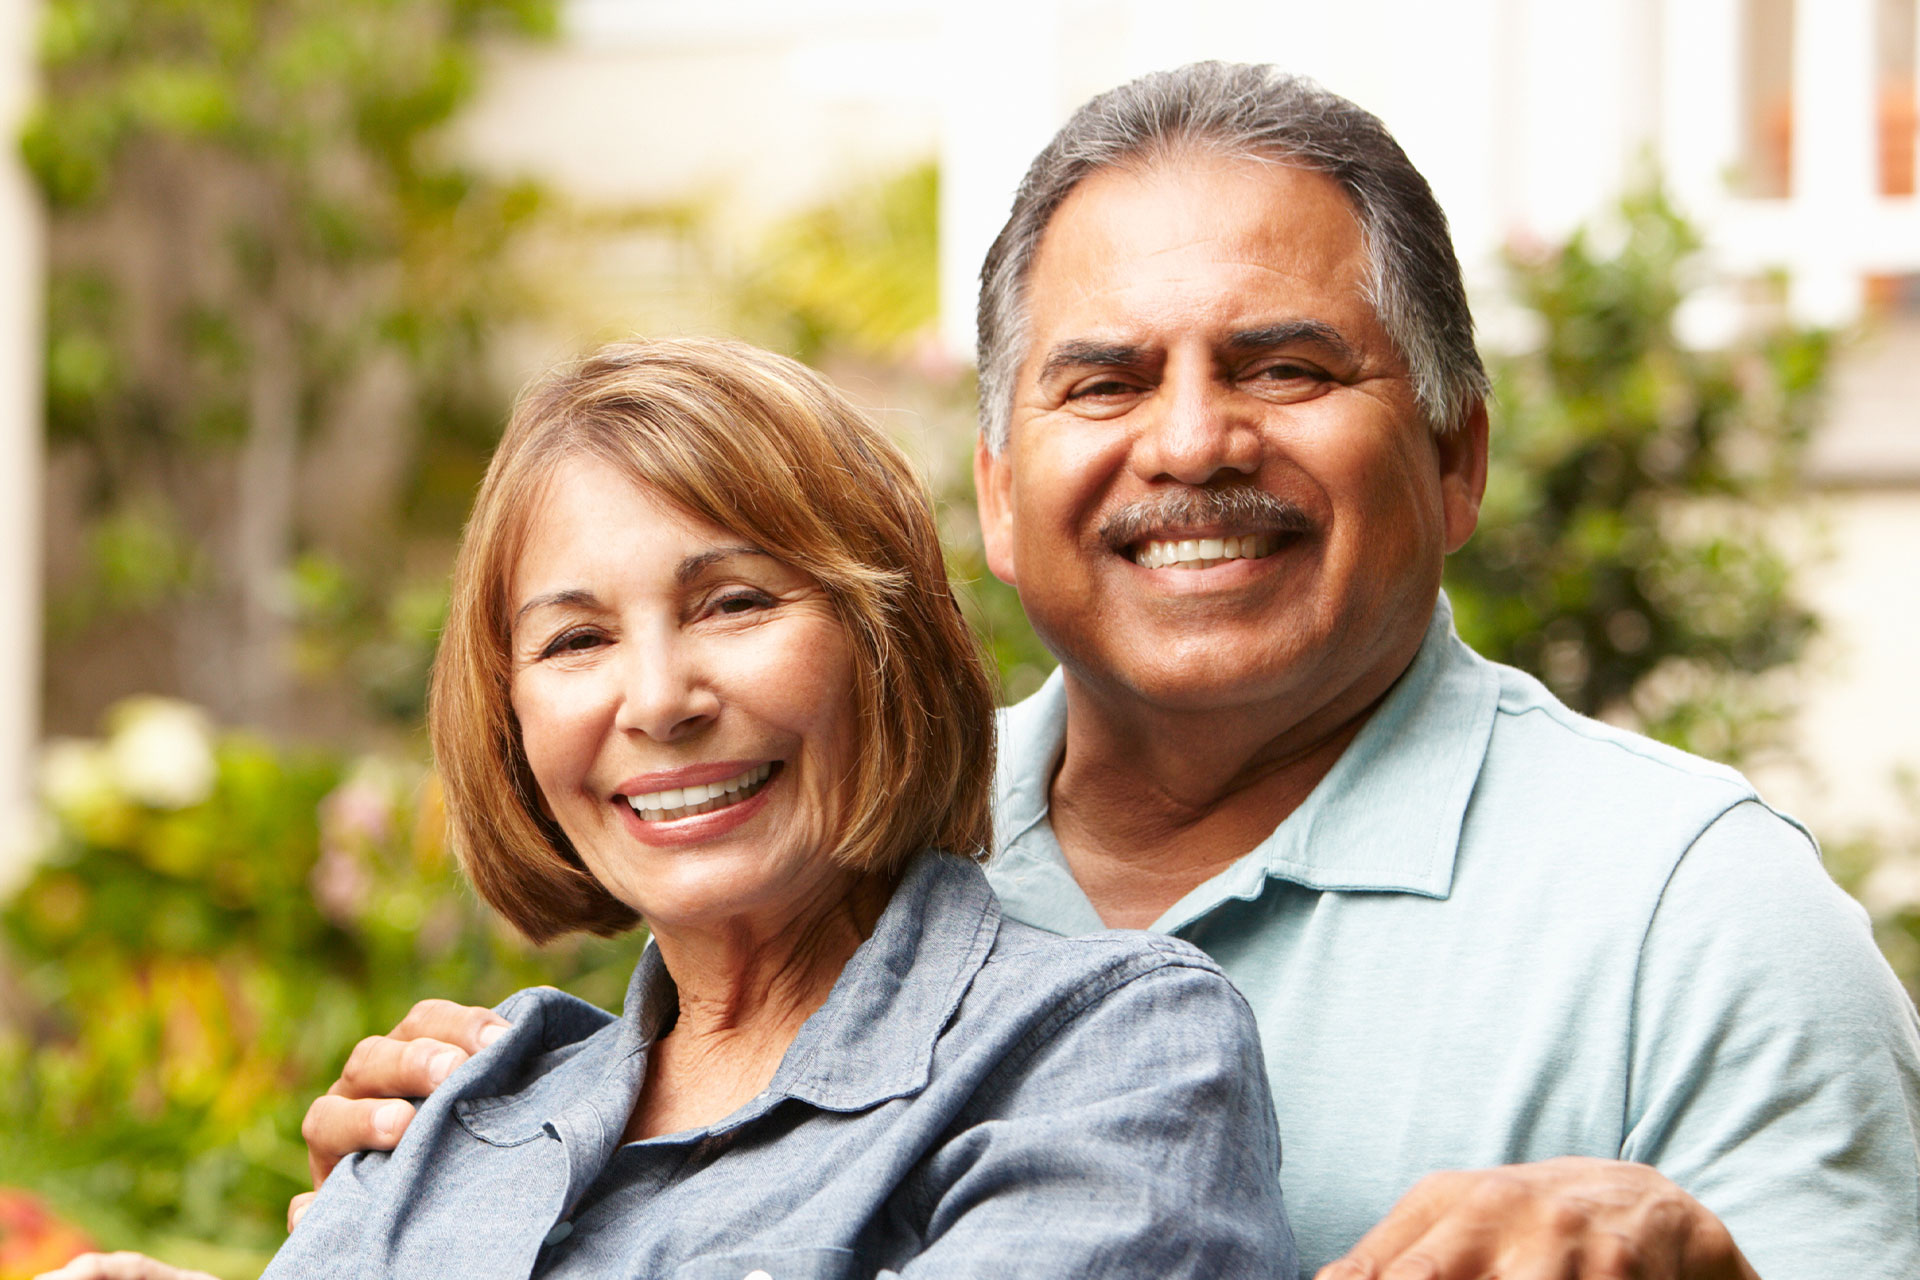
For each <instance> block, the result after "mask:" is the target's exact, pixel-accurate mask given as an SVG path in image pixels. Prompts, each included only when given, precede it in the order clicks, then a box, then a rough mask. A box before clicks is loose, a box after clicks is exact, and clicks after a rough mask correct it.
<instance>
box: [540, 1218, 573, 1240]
mask: <svg viewBox="0 0 1920 1280" xmlns="http://www.w3.org/2000/svg"><path fill="white" fill-rule="evenodd" d="M572 1234H573V1224H572V1223H571V1222H565V1221H562V1222H556V1223H554V1224H553V1230H551V1231H549V1232H547V1238H546V1239H544V1240H542V1241H541V1242H540V1243H541V1244H542V1245H549V1244H559V1243H560V1242H561V1241H562V1240H565V1239H566V1238H567V1237H568V1236H570V1235H572Z"/></svg>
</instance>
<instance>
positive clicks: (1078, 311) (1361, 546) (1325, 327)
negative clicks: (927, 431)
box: [976, 156, 1486, 732]
mask: <svg viewBox="0 0 1920 1280" xmlns="http://www.w3.org/2000/svg"><path fill="white" fill-rule="evenodd" d="M1366 280H1367V259H1366V252H1365V247H1364V245H1363V243H1362V238H1361V233H1360V227H1359V223H1358V222H1357V221H1356V220H1355V218H1354V215H1353V213H1352V210H1351V209H1350V207H1349V206H1348V204H1347V202H1346V199H1345V198H1344V196H1343V195H1342V194H1341V193H1340V191H1339V189H1338V188H1337V187H1336V186H1335V185H1334V184H1333V183H1332V181H1331V180H1329V179H1327V178H1325V177H1323V176H1321V175H1319V174H1314V173H1308V172H1305V171H1302V170H1298V169H1292V168H1287V167H1284V166H1280V165H1273V164H1262V163H1258V162H1254V161H1246V160H1227V159H1216V158H1209V157H1204V156H1196V157H1188V158H1183V159H1175V160H1171V161H1168V162H1165V163H1160V164H1156V165H1153V166H1151V167H1149V168H1145V169H1137V170H1122V169H1108V170H1104V171H1102V172H1099V173H1096V174H1095V175H1093V176H1092V177H1090V178H1088V179H1087V180H1086V181H1084V182H1083V183H1081V185H1080V186H1079V187H1078V188H1076V189H1075V191H1074V192H1073V194H1072V195H1071V196H1070V197H1068V199H1067V200H1066V202H1065V203H1064V204H1062V205H1061V207H1060V209H1059V211H1058V212H1056V213H1055V214H1054V217H1053V220H1052V222H1051V223H1050V224H1049V226H1048V229H1047V232H1046V235H1045V237H1044V238H1043V239H1042V241H1041V245H1040V249H1039V252H1038V254H1037V256H1036V259H1035V262H1034V265H1033V271H1032V274H1031V277H1030V279H1029V282H1028V287H1027V294H1028V315H1029V346H1028V348H1027V351H1026V353H1025V357H1024V360H1023V363H1022V364H1021V367H1020V370H1019V374H1018V377H1017V379H1016V383H1015V389H1014V398H1013V414H1012V428H1011V435H1010V439H1009V442H1008V444H1007V447H1006V449H1005V450H1004V451H1003V453H1002V454H1001V455H1000V456H999V457H993V456H990V455H988V454H986V453H985V451H984V450H983V451H982V452H981V454H980V456H979V458H978V459H977V465H976V479H977V481H978V491H979V499H980V510H981V517H982V524H983V526H984V530H985V534H986V542H987V554H988V561H989V563H990V564H991V566H992V568H993V571H994V572H995V573H996V574H997V575H998V576H1000V577H1001V578H1003V579H1005V580H1006V581H1008V582H1011V583H1013V584H1014V585H1016V586H1017V587H1018V588H1019V590H1020V598H1021V601H1022V603H1023V604H1024V605H1025V607H1026V610H1027V614H1028V616H1029V617H1030V618H1031V619H1032V620H1033V624H1034V627H1035V629H1036V630H1037V631H1038V632H1039V634H1040V636H1041V638H1042V639H1043V640H1044V641H1045V642H1046V644H1047V646H1048V647H1049V648H1050V649H1052V650H1053V652H1054V653H1055V654H1056V655H1058V656H1059V658H1060V660H1061V662H1062V663H1063V664H1064V665H1065V666H1066V668H1067V670H1068V673H1069V674H1070V675H1071V676H1073V677H1074V678H1075V679H1076V680H1078V681H1080V682H1082V683H1083V684H1084V685H1086V686H1088V687H1089V688H1090V689H1092V690H1093V691H1095V692H1096V693H1099V694H1103V695H1106V696H1109V697H1117V698H1120V699H1122V700H1124V701H1125V702H1126V703H1128V704H1132V705H1136V706H1142V707H1151V708H1158V709H1164V710H1169V711H1225V710H1229V709H1232V710H1237V711H1245V712H1248V713H1251V714H1255V715H1259V716H1262V717H1268V718H1270V717H1272V716H1275V715H1279V716H1281V717H1282V718H1283V724H1282V725H1281V726H1280V731H1282V732H1284V731H1285V729H1286V728H1290V727H1293V726H1300V725H1303V722H1307V721H1311V720H1317V719H1320V718H1322V716H1325V715H1332V716H1335V718H1336V719H1344V718H1347V717H1350V716H1351V715H1354V714H1358V712H1359V711H1360V710H1362V709H1363V708H1364V707H1365V706H1366V705H1368V704H1369V703H1371V702H1372V701H1373V700H1374V699H1375V698H1377V697H1378V696H1379V695H1380V694H1381V693H1383V692H1384V691H1385V689H1386V688H1387V687H1388V686H1389V685H1391V683H1392V682H1393V680H1394V679H1395V678H1396V677H1397V676H1398V675H1399V673H1400V671H1401V670H1403V669H1404V668H1405V666H1406V664H1407V662H1409V661H1410V660H1411V658H1412V655H1413V652H1414V650H1415V649H1417V648H1418V646H1419V642H1420V638H1421V636H1422V634H1423V633H1424V630H1425V626H1426V622H1427V618H1428V616H1429V614H1430V613H1431V612H1432V608H1433V602H1434V598H1435V594H1436V592H1437V591H1438V588H1439V584H1440V571H1441V562H1442V559H1443V557H1444V555H1445V553H1446V552H1448V551H1450V550H1452V549H1454V548H1455V547H1457V546H1459V545H1460V543H1462V542H1464V541H1465V540H1466V537H1467V535H1468V534H1469V533H1471V532H1472V529H1473V524H1474V520H1475V519H1476V517H1477V513H1478V507H1479V497H1480V490H1481V486H1482V483H1483V481H1484V475H1485V445H1486V420H1485V416H1484V413H1483V412H1482V411H1480V410H1477V409H1476V411H1475V413H1474V415H1473V417H1472V420H1471V421H1470V422H1469V423H1467V424H1466V425H1465V426H1464V427H1463V428H1460V429H1457V430H1456V432H1455V433H1453V434H1452V435H1451V436H1449V437H1447V438H1445V439H1438V440H1437V439H1436V438H1435V437H1434V436H1433V434H1432V433H1431V432H1430V431H1429V430H1428V429H1427V427H1426V424H1425V423H1424V421H1423V420H1422V418H1421V415H1420V412H1419V409H1418V407H1417V405H1416V403H1415V400H1414V394H1413V387H1412V384H1411V382H1410V381H1409V378H1408V373H1407V368H1406V365H1405V362H1404V361H1403V360H1402V359H1401V357H1400V355H1399V353H1398V352H1397V351H1396V350H1395V349H1394V346H1393V343H1392V342H1391V341H1390V340H1389V339H1388V337H1387V334H1386V331H1385V330H1384V329H1383V328H1382V327H1381V325H1380V322H1379V320H1378V319H1377V318H1376V317H1375V315H1374V312H1373V308H1372V307H1371V305H1369V303H1368V302H1367V300H1366V298H1365V295H1364V288H1365V284H1366ZM1214 539H1218V540H1219V541H1218V543H1215V542H1214V541H1212V540H1214ZM1236 540H1237V541H1236ZM1350 704H1351V705H1350Z"/></svg>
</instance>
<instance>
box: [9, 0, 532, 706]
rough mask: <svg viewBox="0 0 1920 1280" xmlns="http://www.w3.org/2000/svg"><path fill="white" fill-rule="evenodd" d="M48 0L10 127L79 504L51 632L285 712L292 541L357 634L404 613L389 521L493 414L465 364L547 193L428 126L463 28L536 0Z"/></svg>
mask: <svg viewBox="0 0 1920 1280" xmlns="http://www.w3.org/2000/svg"><path fill="white" fill-rule="evenodd" d="M42 10H43V16H42V22H41V27H40V44H39V51H40V67H41V78H42V97H41V101H40V102H39V104H38V106H37V108H36V109H35V110H34V111H33V113H32V115H31V117H30V119H29V121H28V124H27V126H26V129H25V132H24V134H23V136H22V138H21V149H22V154H23V155H24V158H25V160H26V162H27V165H28V167H29V170H30V171H31V173H32V174H33V176H34V178H35V179H36V181H37V183H38V186H39V189H40V192H41V194H42V196H43V198H44V200H45V202H46V205H47V208H48V212H49V229H50V238H49V239H50V279H49V287H48V314H47V347H46V370H47V379H46V396H47V401H46V403H47V423H48V431H49V434H50V441H51V446H52V450H53V452H54V454H55V456H56V459H57V460H59V461H62V462H63V463H73V462H76V461H77V462H78V463H79V471H80V473H81V475H82V483H81V485H80V492H81V494H82V497H83V500H84V506H85V509H84V511H83V512H82V513H81V515H82V517H83V518H84V519H85V521H86V522H87V523H88V524H89V527H90V532H89V534H88V535H87V537H86V542H87V546H88V556H87V560H88V571H87V572H85V573H83V574H81V575H80V577H79V580H77V581H68V582H62V583H57V584H55V606H56V607H55V608H54V609H53V611H52V613H51V619H50V621H51V624H52V625H53V626H54V627H55V628H57V631H56V639H58V640H60V641H70V640H72V639H74V638H75V637H80V636H84V635H86V634H88V633H89V632H90V631H94V630H116V629H117V630H124V629H126V628H127V627H129V626H137V627H147V628H150V629H151V630H152V631H153V632H155V633H156V635H157V636H158V637H159V638H160V639H161V640H162V642H163V643H167V644H170V645H171V651H173V652H176V653H177V654H178V655H179V657H178V670H179V675H178V678H177V680H176V681H175V687H177V688H179V689H180V690H182V691H185V692H187V693H189V694H191V695H192V696H194V697H195V698H197V699H198V700H201V701H204V702H207V703H209V704H210V705H213V706H215V707H217V708H218V709H219V710H220V711H221V712H222V714H223V715H225V716H226V717H228V718H232V719H242V720H251V721H255V722H268V723H284V722H285V721H286V719H287V718H288V717H289V716H291V715H293V714H294V712H293V710H292V708H291V704H290V698H289V694H290V692H291V689H290V684H289V681H288V680H287V679H286V676H287V674H288V666H289V663H288V654H287V650H288V648H289V646H290V645H291V644H292V643H293V641H294V639H295V638H296V633H297V632H298V630H299V628H298V623H299V621H300V618H299V616H298V615H296V614H295V613H294V611H293V609H292V608H291V607H290V597H292V598H293V603H300V602H301V600H302V599H303V598H301V597H299V593H298V592H297V591H295V590H293V589H291V588H290V587H289V584H288V582H287V581H286V576H285V575H286V570H287V567H288V565H290V564H291V563H293V561H294V560H295V558H296V557H301V556H304V557H305V558H306V560H307V562H308V563H309V564H312V563H316V562H318V561H319V560H326V561H328V562H330V563H331V566H332V572H334V573H335V574H337V575H340V576H343V577H345V578H347V579H350V580H351V582H352V586H353V590H352V592H351V593H350V594H351V596H352V598H353V599H354V600H355V601H356V602H358V603H359V604H360V605H361V606H362V611H361V615H360V616H361V619H362V620H363V621H365V622H366V623H367V624H368V625H366V626H362V627H360V628H359V629H358V630H359V632H362V633H364V635H363V636H361V638H362V639H363V640H364V641H365V643H367V644H371V645H385V646H388V647H392V646H393V645H396V644H402V645H404V644H405V643H407V641H408V640H409V637H408V636H407V635H406V634H404V628H400V629H399V630H398V631H396V630H395V629H393V628H389V627H386V626H384V625H382V622H383V620H384V618H385V614H386V600H387V597H388V596H389V595H390V594H391V593H392V592H394V591H396V590H398V591H406V590H408V589H410V587H411V585H412V584H413V582H414V581H415V579H414V578H413V577H412V576H410V575H411V573H412V572H413V571H412V570H410V568H409V566H408V565H407V563H406V561H405V557H404V554H403V553H404V550H405V548H406V546H407V537H406V536H403V535H412V534H416V533H418V532H419V530H418V529H415V528H414V527H412V523H411V517H412V515H413V513H415V512H416V511H419V512H425V513H428V515H429V517H431V516H433V515H435V514H437V513H442V512H444V510H445V508H446V504H445V503H442V502H439V501H438V498H439V493H438V490H439V488H441V487H444V486H445V485H446V484H448V483H451V484H452V485H453V486H454V487H455V488H456V489H457V490H458V491H459V493H460V495H461V497H460V500H459V501H458V502H457V503H456V504H454V505H455V507H456V508H457V509H458V510H459V511H462V512H464V508H465V496H466V494H468V493H470V492H471V487H472V484H473V483H474V482H475V481H476V480H477V478H478V474H479V470H480V468H481V467H482V466H483V465H484V458H485V453H486V450H487V449H488V448H490V446H491V443H492V439H493V437H494V434H495V433H496V432H497V429H498V423H499V421H500V419H501V418H502V417H503V416H504V407H505V403H506V389H505V388H501V387H498V386H495V385H493V384H492V383H491V382H490V380H489V379H487V378H486V377H482V376H476V370H478V369H483V368H485V367H486V363H487V362H486V361H485V360H484V359H483V358H482V356H483V352H484V347H485V343H486V341H487V339H488V336H489V334H490V333H491V331H492V329H493V327H494V326H495V324H496V322H497V321H498V319H499V318H500V317H501V316H502V315H503V314H506V313H518V312H520V311H521V310H523V309H524V306H525V303H526V293H525V291H524V290H523V289H522V288H521V287H520V281H519V279H518V277H517V275H516V268H515V259H514V257H513V253H512V250H513V248H514V246H515V244H516V242H517V241H518V239H519V237H520V236H521V233H522V232H523V231H524V230H526V229H527V228H528V226H529V225H530V223H531V220H532V219H533V218H534V217H535V215H536V214H538V213H539V211H540V210H541V208H542V195H541V193H540V192H539V191H538V190H536V189H535V188H533V187H531V186H529V185H526V184H515V183H501V182H497V181H492V180H489V179H486V178H483V177H481V176H479V175H478V174H476V173H475V172H473V171H471V170H470V169H468V168H467V167H465V166H464V165H462V164H460V163H459V162H457V161H456V160H455V159H454V158H453V157H452V155H451V153H450V150H449V147H448V144H447V142H446V139H445V130H444V128H443V126H445V125H446V124H447V122H448V121H449V120H450V119H451V118H452V117H453V115H454V113H455V112H456V111H457V110H458V109H459V108H460V107H461V106H462V105H463V104H465V103H466V102H468V101H469V100H470V99H471V98H472V97H473V95H474V93H475V91H476V88H477V86H478V83H479V77H480V67H481V53H482V42H483V41H486V40H490V39H497V38H538V37H542V36H545V35H547V34H548V33H550V32H551V31H552V30H553V29H554V26H555V22H556V16H555V0H407V2H406V3H394V2H393V0H163V2H156V0H46V2H45V4H44V5H43V6H42ZM316 458H325V459H327V460H328V461H327V462H326V464H325V465H311V466H310V465H308V464H309V463H311V462H313V461H314V460H315V459H316ZM342 470H350V471H351V479H350V480H347V481H344V482H342V481H340V480H338V479H334V478H333V477H334V476H335V475H336V474H337V473H339V472H341V471H342ZM449 477H451V479H449ZM329 483H331V484H332V485H333V486H334V487H332V488H327V487H326V486H327V485H328V484H329ZM316 486H319V487H316ZM428 531H429V532H438V533H442V534H445V533H449V532H451V530H450V529H446V528H434V529H431V530H428ZM437 572H438V565H437V564H436V565H435V566H434V574H435V575H436V576H437ZM309 621H314V622H317V623H318V624H319V625H330V624H332V623H334V622H336V621H337V619H336V618H333V617H331V616H328V617H324V618H321V619H317V620H315V619H309ZM309 630H311V628H309ZM339 639H340V633H338V632H336V633H335V647H336V648H337V647H339ZM55 650H56V651H58V647H57V646H55ZM306 657H307V658H308V659H312V658H314V657H316V654H314V653H311V652H310V653H308V654H307V655H306ZM410 660H411V661H413V662H414V664H415V665H417V655H416V656H415V657H414V658H413V659H410ZM349 665H352V664H349ZM376 665H379V664H376ZM54 675H55V677H56V679H57V678H58V676H59V667H58V664H55V668H54ZM372 692H373V693H374V695H375V700H376V703H377V704H379V705H380V706H382V707H384V708H386V709H389V710H393V711H397V712H400V713H402V714H406V713H410V712H411V710H412V709H413V708H412V704H413V701H415V700H414V699H409V698H405V697H402V698H399V699H398V700H397V701H396V699H395V698H394V697H393V696H392V694H391V691H390V690H383V689H381V688H379V687H376V688H374V689H373V691H372Z"/></svg>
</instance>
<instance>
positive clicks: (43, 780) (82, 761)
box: [39, 738, 119, 816]
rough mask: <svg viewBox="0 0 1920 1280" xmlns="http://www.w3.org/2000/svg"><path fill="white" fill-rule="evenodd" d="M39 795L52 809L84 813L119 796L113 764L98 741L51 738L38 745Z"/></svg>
mask: <svg viewBox="0 0 1920 1280" xmlns="http://www.w3.org/2000/svg"><path fill="white" fill-rule="evenodd" d="M39 774H40V777H39V783H40V797H41V799H42V800H44V801H45V802H46V804H47V807H48V808H50V809H52V810H53V811H54V812H55V813H57V814H61V815H65V816H71V815H74V814H80V813H86V812H89V811H91V810H93V809H96V808H98V807H100V806H101V805H103V804H111V803H113V802H114V801H115V800H118V799H119V789H118V788H117V787H116V786H115V784H114V780H113V765H112V763H111V762H110V761H109V760H108V759H107V751H106V748H105V747H104V746H102V745H101V744H100V743H98V742H89V741H87V740H86V739H84V738H55V739H53V740H52V741H50V742H47V743H46V744H44V745H43V746H42V747H41V748H40V768H39Z"/></svg>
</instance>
